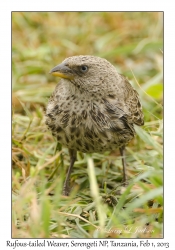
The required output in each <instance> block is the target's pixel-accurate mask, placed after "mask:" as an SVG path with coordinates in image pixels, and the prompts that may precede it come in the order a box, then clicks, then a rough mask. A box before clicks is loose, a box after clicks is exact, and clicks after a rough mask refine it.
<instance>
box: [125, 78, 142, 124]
mask: <svg viewBox="0 0 175 250" xmlns="http://www.w3.org/2000/svg"><path fill="white" fill-rule="evenodd" d="M122 77H123V86H124V92H123V93H124V103H125V110H127V111H128V119H129V120H131V122H132V123H134V124H136V125H138V126H142V125H144V115H143V112H142V105H141V103H140V100H139V95H138V93H137V91H136V90H135V89H133V87H132V86H131V84H130V83H129V81H128V80H127V79H126V78H125V77H124V76H122Z"/></svg>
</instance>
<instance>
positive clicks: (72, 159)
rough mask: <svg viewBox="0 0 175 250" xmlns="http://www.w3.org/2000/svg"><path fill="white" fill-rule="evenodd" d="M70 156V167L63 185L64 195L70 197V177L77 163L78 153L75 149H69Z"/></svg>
mask: <svg viewBox="0 0 175 250" xmlns="http://www.w3.org/2000/svg"><path fill="white" fill-rule="evenodd" d="M69 155H70V165H69V168H68V171H67V174H66V179H65V182H64V185H63V195H65V196H68V195H69V192H70V187H69V182H70V175H71V172H72V169H73V166H74V162H75V161H76V155H77V151H76V150H73V149H69Z"/></svg>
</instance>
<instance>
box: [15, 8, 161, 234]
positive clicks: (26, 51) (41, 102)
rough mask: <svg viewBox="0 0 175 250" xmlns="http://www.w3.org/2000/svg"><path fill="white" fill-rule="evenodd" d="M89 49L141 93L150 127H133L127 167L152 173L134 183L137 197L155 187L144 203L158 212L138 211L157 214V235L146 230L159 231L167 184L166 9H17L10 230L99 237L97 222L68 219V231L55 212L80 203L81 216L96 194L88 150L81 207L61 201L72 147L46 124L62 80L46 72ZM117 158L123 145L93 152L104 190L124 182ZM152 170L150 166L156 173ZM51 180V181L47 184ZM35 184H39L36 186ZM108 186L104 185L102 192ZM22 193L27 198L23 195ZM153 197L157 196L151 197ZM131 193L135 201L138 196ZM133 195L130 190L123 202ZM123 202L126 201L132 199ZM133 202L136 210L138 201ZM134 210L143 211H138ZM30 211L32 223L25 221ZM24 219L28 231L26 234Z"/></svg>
mask: <svg viewBox="0 0 175 250" xmlns="http://www.w3.org/2000/svg"><path fill="white" fill-rule="evenodd" d="M85 54H87V55H96V56H100V57H104V58H106V59H107V60H109V61H110V62H111V63H112V64H113V65H114V66H115V67H116V69H117V71H118V72H119V73H121V74H123V75H125V76H126V77H127V78H128V79H129V81H130V83H131V84H132V85H133V86H134V88H135V89H136V90H137V91H138V92H139V95H140V98H141V103H142V105H143V111H144V115H145V125H144V127H142V128H140V127H139V128H138V127H137V128H136V132H137V137H136V139H134V140H133V141H132V142H130V144H129V146H128V147H127V161H128V163H129V165H130V168H129V170H128V171H129V172H128V175H129V178H130V179H132V178H134V177H135V176H137V175H138V174H139V173H142V172H144V173H147V174H146V175H145V176H142V178H140V182H139V184H138V185H137V187H136V186H134V185H135V184H133V188H134V195H135V191H136V189H137V191H138V190H139V191H140V192H141V193H142V194H145V195H146V192H148V191H152V193H153V194H152V196H151V195H150V196H149V198H150V199H149V201H150V200H151V202H152V203H151V204H152V205H151V206H149V205H148V204H147V202H148V200H146V198H144V195H142V196H141V197H143V200H142V198H140V199H141V202H140V204H141V207H142V209H146V208H150V209H152V208H154V209H157V210H156V211H157V213H158V215H157V217H156V215H155V214H154V216H153V214H151V216H152V217H150V219H148V217H146V216H145V214H144V215H143V216H142V213H141V214H139V217H138V218H139V219H138V220H137V222H138V221H139V223H141V225H144V223H146V219H145V218H147V219H148V221H149V220H150V221H151V222H153V221H154V223H155V221H156V220H157V221H158V222H157V221H156V223H158V224H156V225H157V226H155V225H153V227H154V228H155V229H154V232H155V233H154V234H153V235H151V236H150V235H146V236H147V237H161V236H162V204H163V201H162V195H160V196H159V195H158V193H156V192H158V191H157V188H160V187H161V186H162V185H163V172H162V171H163V158H162V157H163V153H162V144H163V139H162V138H163V122H162V116H163V108H162V106H163V13H162V12H12V110H13V114H12V160H13V171H12V181H13V185H12V187H13V214H12V215H13V216H12V225H13V236H14V237H19V236H21V237H28V238H30V237H34V238H35V237H38V238H39V237H59V236H60V237H70V236H71V237H78V236H79V237H95V236H94V235H96V234H94V230H93V227H92V226H90V229H89V228H88V226H87V224H86V223H85V224H81V223H82V221H81V223H80V224H81V227H82V228H83V230H80V231H81V232H80V231H76V230H79V229H75V228H74V229H73V227H71V226H70V225H69V226H70V229H69V230H68V231H65V227H66V226H65V224H64V223H68V222H67V217H63V218H62V220H63V221H59V220H61V219H60V218H59V219H58V218H57V217H54V216H55V214H54V215H53V213H54V212H55V209H56V208H58V207H59V205H58V204H61V205H60V206H61V207H62V211H64V212H65V213H66V212H69V213H70V209H71V211H74V213H75V210H76V209H77V207H78V210H76V212H77V214H78V215H81V214H82V211H83V210H82V204H83V203H84V204H89V202H91V198H89V197H91V196H90V193H89V192H90V191H89V179H88V175H87V170H86V166H87V162H86V159H85V157H84V155H83V154H81V153H79V155H78V161H77V163H76V165H75V170H74V173H73V174H72V182H73V183H75V185H74V189H75V190H81V191H80V192H79V193H78V194H77V195H78V198H79V199H80V200H81V199H82V200H81V201H82V202H80V203H81V205H80V204H79V203H77V201H76V202H75V203H72V205H70V201H67V200H66V201H64V202H63V201H61V203H60V200H59V199H61V198H60V192H61V188H62V186H61V185H62V182H63V176H64V174H65V169H66V168H60V167H59V166H63V164H64V166H66V167H67V166H68V164H69V158H68V152H67V149H62V150H61V148H59V150H58V145H57V143H56V141H55V140H54V138H53V137H52V135H51V134H50V132H49V131H48V130H47V128H46V126H45V123H44V112H45V107H46V105H47V102H48V98H49V97H50V95H51V93H52V92H53V90H54V88H55V86H56V83H57V82H58V79H57V78H55V77H53V76H51V75H49V71H50V69H52V68H53V67H54V66H55V65H57V64H59V63H60V62H62V60H64V59H65V58H67V57H69V56H74V55H85ZM60 150H61V151H60ZM116 156H119V153H118V150H116V152H110V153H108V154H104V155H100V154H94V155H93V156H92V157H93V160H94V165H95V171H96V177H97V181H98V183H103V184H104V183H105V182H107V183H109V186H107V188H108V189H107V193H110V192H111V190H113V189H114V188H116V185H117V183H120V182H121V176H120V175H121V171H122V165H121V159H120V157H118V158H117V159H116ZM114 157H115V158H114ZM57 166H58V167H57ZM80 167H82V168H81V169H80ZM62 169H64V170H62ZM150 169H151V170H153V171H152V172H151V174H150ZM154 170H155V171H154ZM114 173H115V174H114ZM106 176H107V177H106ZM48 178H49V180H52V181H51V182H49V181H48ZM105 178H107V179H105ZM58 182H59V183H58ZM34 183H37V185H33V184H34ZM103 184H101V186H100V188H101V189H100V190H101V191H100V192H102V193H103V191H104V185H103ZM143 185H147V186H144V187H143ZM55 187H57V188H55ZM76 188H77V189H76ZM29 190H30V191H29ZM154 190H155V192H154ZM105 192H106V191H105ZM21 193H22V194H23V198H21V196H20V194H21ZM50 193H53V194H57V195H54V197H55V198H53V197H52V196H48V195H46V194H50ZM24 194H25V195H24ZM132 194H133V193H132ZM155 194H157V196H156V195H155ZM74 195H75V194H74ZM105 195H106V194H105ZM136 196H137V195H136ZM136 196H133V197H136ZM155 196H156V197H157V198H156V199H157V200H154V198H155ZM43 197H44V198H43ZM50 197H52V198H51V199H50ZM73 197H74V196H73ZM133 197H132V201H135V199H134V198H133ZM54 199H55V200H54ZM128 199H129V198H128V197H127V196H126V200H128ZM51 200H52V201H51ZM106 200H107V199H106ZM67 202H68V203H67ZM92 202H93V201H92ZM128 202H131V200H130V199H129V200H128ZM68 204H69V205H68ZM129 204H130V203H129ZM125 206H126V207H127V202H126V204H125ZM133 206H135V208H137V203H136V205H133ZM145 206H146V207H145ZM46 208H47V209H46ZM93 209H94V208H93ZM138 209H140V207H139V208H138ZM36 211H42V212H41V217H38V216H39V215H37V213H36ZM90 211H91V210H90ZM93 211H95V210H93ZM128 211H129V210H128ZM145 211H146V210H145ZM145 211H144V213H146V212H145ZM151 211H152V213H154V212H153V210H151ZM108 213H109V211H108V212H107V214H108ZM111 213H112V212H111ZM137 213H138V211H137V212H136V214H135V216H136V217H137V215H138V214H137ZM89 214H90V213H89ZM129 214H130V213H129V212H128V216H129V217H127V218H125V220H126V221H127V222H126V221H125V222H126V223H133V221H131V220H130V219H131V217H130V215H129ZM45 215H47V216H45ZM89 216H90V217H88V215H87V217H86V219H87V220H88V219H89V220H90V221H91V222H92V221H93V223H94V221H96V223H97V224H98V216H97V217H93V216H95V215H92V214H91V215H89ZM123 216H124V215H123ZM132 216H134V215H132ZM24 217H25V220H24ZM28 217H30V222H29V220H27V219H26V218H28ZM46 217H47V219H46ZM53 217H54V218H55V219H54V220H53ZM92 217H93V219H92ZM17 218H18V220H19V221H20V223H21V224H20V225H21V226H20V229H19V228H18V226H17V224H18V223H17ZM44 218H45V219H46V221H45V219H44ZM51 218H52V220H51ZM107 218H108V216H107ZM155 218H156V220H155ZM123 219H124V217H122V214H121V218H120V217H119V218H118V221H117V222H116V219H114V226H116V223H117V225H119V224H122V223H123ZM39 220H40V221H42V223H44V225H45V226H44V229H43V227H41V228H40V227H39V226H38V221H39ZM43 220H44V221H43ZM58 221H59V223H58ZM128 221H129V222H128ZM69 223H70V221H69ZM71 223H75V222H72V221H71ZM111 223H112V222H111ZM154 223H153V224H154ZM148 224H149V223H148ZM26 225H27V228H28V230H25V232H24V228H25V227H26ZM60 225H61V226H60ZM66 225H67V227H69V226H68V224H66ZM127 225H129V224H127ZM136 225H137V224H136ZM139 225H140V224H139ZM87 228H88V229H87ZM85 231H86V232H85ZM105 236H106V235H105ZM112 236H113V237H120V236H119V235H117V236H116V235H112ZM112 236H111V237H112ZM135 236H137V237H143V235H142V234H140V235H133V236H132V237H135ZM146 236H145V237H146ZM96 237H98V235H96ZM109 237H110V236H109ZM123 237H124V236H123ZM126 237H127V234H126Z"/></svg>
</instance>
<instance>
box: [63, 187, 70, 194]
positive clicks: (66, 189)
mask: <svg viewBox="0 0 175 250" xmlns="http://www.w3.org/2000/svg"><path fill="white" fill-rule="evenodd" d="M69 193H70V188H69V187H68V186H63V192H62V195H64V196H69Z"/></svg>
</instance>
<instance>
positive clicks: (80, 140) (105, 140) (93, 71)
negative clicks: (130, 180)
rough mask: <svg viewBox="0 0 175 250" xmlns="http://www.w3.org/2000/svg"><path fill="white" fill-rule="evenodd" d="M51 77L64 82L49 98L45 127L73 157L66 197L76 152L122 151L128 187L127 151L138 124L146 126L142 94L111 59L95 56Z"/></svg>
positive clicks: (72, 60)
mask: <svg viewBox="0 0 175 250" xmlns="http://www.w3.org/2000/svg"><path fill="white" fill-rule="evenodd" d="M49 73H50V74H52V75H53V76H58V77H60V78H61V79H60V81H59V83H58V84H57V85H56V88H55V90H54V92H53V93H52V95H51V96H50V98H49V101H48V104H47V107H46V112H45V117H46V119H45V123H46V125H47V127H48V129H49V130H50V131H51V132H52V135H53V136H54V137H55V138H56V139H57V141H58V142H60V143H61V144H62V146H63V147H67V148H68V150H69V155H70V165H69V168H68V170H67V175H66V178H65V181H64V185H63V191H62V194H63V195H64V196H69V193H70V175H71V172H72V170H73V166H74V163H75V161H76V159H77V158H76V156H77V151H80V152H83V153H94V152H101V153H103V152H105V151H109V150H114V149H116V148H119V150H120V154H121V158H122V166H123V183H126V181H127V176H126V159H125V146H126V145H127V144H128V142H129V141H131V140H132V139H133V137H134V136H135V129H134V124H136V125H138V126H142V125H144V115H143V111H142V105H141V102H140V99H139V95H138V93H137V91H136V90H135V89H134V88H133V87H132V85H131V84H130V83H129V81H128V79H127V78H126V77H125V76H123V75H122V74H119V73H118V72H117V70H116V68H115V67H114V66H113V65H112V64H111V63H110V62H109V61H108V60H106V59H105V58H101V57H97V56H93V55H76V56H71V57H68V58H66V59H65V60H64V61H62V62H61V63H60V64H58V65H57V66H55V67H54V68H53V69H51V71H50V72H49Z"/></svg>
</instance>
